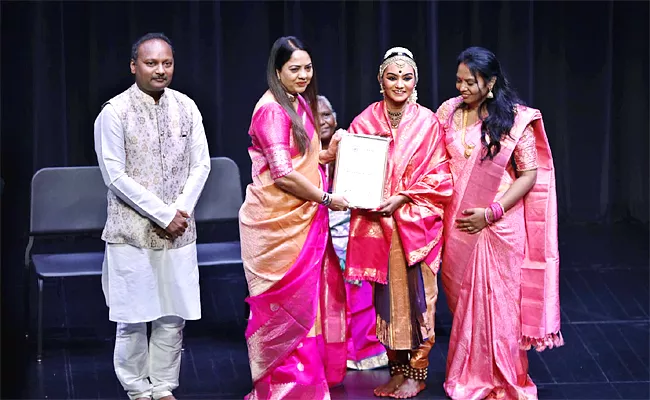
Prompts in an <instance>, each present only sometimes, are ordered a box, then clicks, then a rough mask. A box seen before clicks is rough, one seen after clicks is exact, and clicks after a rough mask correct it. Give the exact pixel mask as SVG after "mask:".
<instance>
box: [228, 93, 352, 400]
mask: <svg viewBox="0 0 650 400" xmlns="http://www.w3.org/2000/svg"><path fill="white" fill-rule="evenodd" d="M301 103H303V102H302V100H301ZM301 105H302V106H303V108H305V104H301ZM308 131H309V130H308ZM318 148H319V138H318V135H317V134H314V132H313V128H312V129H311V145H310V149H309V151H307V152H306V153H305V155H300V154H296V155H295V156H294V157H293V158H292V160H291V163H292V168H293V170H294V171H297V172H298V173H301V174H302V175H303V176H305V177H306V178H307V179H308V180H309V181H310V182H311V183H312V184H314V185H316V186H318V187H322V185H323V184H322V182H323V181H324V179H323V176H322V175H321V172H320V170H319V167H318ZM254 182H255V183H254V184H251V185H249V186H248V188H247V193H246V201H245V202H244V205H243V206H242V208H241V210H240V215H239V217H240V237H241V243H242V259H243V263H244V270H245V273H246V278H247V281H248V284H249V291H250V294H251V296H250V297H249V298H247V299H246V301H247V302H248V303H249V305H250V309H251V315H250V319H249V322H248V327H247V329H246V333H245V336H246V341H247V345H248V353H249V361H250V367H251V375H252V378H253V384H254V389H253V391H252V392H251V393H250V394H249V395H248V396H247V399H250V400H253V399H269V400H270V399H282V398H309V399H329V389H328V384H329V385H333V384H337V383H340V382H341V381H342V380H343V377H344V375H345V367H346V330H345V329H346V326H345V318H346V315H345V286H344V281H343V277H342V275H341V271H340V268H339V264H338V259H337V258H336V254H334V249H333V247H332V245H331V241H330V238H329V234H328V230H329V226H328V216H327V209H326V208H325V207H324V206H321V205H319V204H317V203H314V202H309V201H304V200H302V199H299V198H297V197H295V196H293V195H291V194H289V193H287V192H284V191H282V190H281V189H279V188H278V187H277V186H276V185H274V181H273V179H272V178H271V175H270V171H269V170H265V171H262V172H261V173H260V174H259V175H257V176H256V177H254Z"/></svg>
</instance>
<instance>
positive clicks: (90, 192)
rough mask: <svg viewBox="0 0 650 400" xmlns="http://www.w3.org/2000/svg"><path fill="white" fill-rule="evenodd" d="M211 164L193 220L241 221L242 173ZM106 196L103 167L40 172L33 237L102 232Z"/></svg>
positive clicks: (227, 164)
mask: <svg viewBox="0 0 650 400" xmlns="http://www.w3.org/2000/svg"><path fill="white" fill-rule="evenodd" d="M210 161H211V170H210V175H209V176H208V180H207V181H206V183H205V187H204V188H203V192H202V193H201V197H200V198H199V201H198V203H197V205H196V207H195V212H194V214H195V218H196V220H197V222H216V221H226V220H233V219H237V218H238V214H239V208H240V207H241V205H242V192H241V182H240V176H239V168H238V167H237V164H235V162H234V161H233V160H231V159H229V158H226V157H215V158H212V159H211V160H210ZM107 191H108V188H107V187H106V185H105V184H104V180H103V178H102V174H101V171H100V170H99V167H51V168H43V169H41V170H39V171H37V172H36V174H34V177H33V178H32V198H31V217H30V232H31V233H32V234H55V233H60V234H65V233H82V232H93V231H101V230H102V229H103V228H104V224H105V223H106V207H107V200H106V194H107Z"/></svg>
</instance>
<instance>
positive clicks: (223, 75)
mask: <svg viewBox="0 0 650 400" xmlns="http://www.w3.org/2000/svg"><path fill="white" fill-rule="evenodd" d="M0 12H1V36H2V38H1V45H2V48H1V61H2V69H1V75H0V77H1V79H2V86H1V88H2V93H1V98H0V100H1V105H2V107H1V110H0V112H1V116H2V121H1V126H0V128H1V130H2V164H1V168H2V169H1V175H2V178H3V179H4V181H5V185H4V190H3V193H2V239H3V248H2V250H3V252H2V254H3V261H5V262H4V263H3V268H2V293H3V299H2V300H3V301H2V308H3V321H2V322H3V323H2V326H3V350H4V349H5V339H8V338H11V337H14V336H15V337H17V335H18V334H17V333H16V332H19V331H20V330H21V329H20V327H19V323H20V321H21V319H20V318H19V317H18V315H21V314H20V312H21V311H20V310H21V309H22V305H21V304H20V302H19V300H18V299H19V298H20V297H19V296H18V294H19V292H20V287H19V284H20V282H21V281H20V276H21V269H20V253H21V251H22V250H23V249H24V246H25V243H26V240H27V237H28V221H29V187H30V179H31V176H32V175H33V173H34V172H35V171H37V170H38V169H40V168H43V167H50V166H77V165H96V163H97V162H96V159H95V153H94V149H93V121H94V119H95V117H96V115H97V113H98V112H99V110H100V105H101V104H102V103H103V102H104V101H106V100H108V99H109V98H110V97H112V96H114V95H116V94H118V93H120V92H121V91H123V90H125V89H126V88H127V87H128V86H129V85H130V84H131V83H132V82H133V78H132V76H131V75H130V72H129V69H128V64H129V55H130V47H131V44H132V42H133V41H134V40H135V39H136V38H138V37H139V36H140V35H143V34H144V33H147V32H164V33H166V34H167V35H168V36H169V37H170V38H171V39H172V41H173V42H174V45H175V50H176V71H175V77H174V80H173V82H172V87H173V88H175V89H177V90H180V91H182V92H184V93H186V94H188V95H189V96H190V97H192V98H193V99H194V100H195V101H196V103H197V104H198V106H199V108H200V110H201V112H202V114H203V119H204V125H205V128H206V132H207V134H208V142H209V145H210V154H211V155H212V156H227V157H230V158H232V159H233V160H234V161H235V162H236V163H237V164H238V165H239V167H240V169H241V171H242V183H243V184H244V185H245V184H247V183H249V182H250V160H249V158H248V155H247V147H248V145H249V138H248V135H247V131H248V126H249V123H250V117H251V113H252V109H253V106H254V104H255V103H256V101H257V100H258V98H259V97H260V95H261V94H262V93H263V92H264V91H265V89H266V83H265V67H266V61H267V56H268V52H269V49H270V47H271V45H272V43H273V41H274V40H275V39H276V38H277V37H279V36H282V35H289V34H291V35H296V36H298V37H300V38H302V39H304V40H305V41H306V42H308V43H309V44H310V45H311V47H312V49H313V61H314V65H315V70H316V73H317V76H318V81H319V86H320V89H321V93H322V94H324V95H326V96H328V97H329V99H330V100H331V102H332V104H333V106H334V107H335V109H336V111H337V114H338V118H339V124H340V126H342V127H346V126H347V125H348V124H349V123H350V121H351V120H352V119H353V118H354V116H355V115H357V114H358V113H359V112H361V111H362V110H363V109H364V108H365V107H366V106H367V105H368V104H369V103H371V102H373V101H376V100H379V99H380V94H379V86H378V83H377V79H376V75H377V69H378V65H379V63H380V60H381V57H382V56H383V53H384V52H385V51H386V50H387V49H388V48H389V47H392V46H404V47H407V48H409V49H411V50H412V51H413V53H414V54H415V57H416V60H417V62H418V67H419V70H420V83H419V85H418V93H419V102H420V104H422V105H424V106H426V107H429V108H431V109H434V110H435V109H436V108H437V107H438V105H440V103H441V102H442V101H444V100H445V99H447V98H449V97H452V96H455V95H456V94H457V92H456V90H455V70H456V65H455V58H456V56H457V55H458V53H459V52H460V51H461V50H463V49H464V48H466V47H468V46H472V45H479V46H484V47H487V48H489V49H491V50H493V51H494V52H495V53H496V54H497V57H498V58H499V59H500V60H501V62H502V64H503V67H504V69H505V71H506V73H507V74H508V75H509V76H510V79H511V81H512V82H513V84H514V86H515V87H516V88H517V89H518V91H519V93H520V95H521V97H522V98H523V99H524V100H525V101H526V102H527V103H528V104H529V105H530V106H532V107H535V108H539V109H540V110H541V111H542V114H543V116H544V122H545V126H546V129H547V133H548V136H549V140H550V143H551V147H552V150H553V155H554V159H555V165H556V168H557V180H558V201H559V213H560V218H561V221H563V222H567V221H568V222H592V223H609V222H614V221H618V220H634V221H638V222H640V223H642V224H645V225H646V226H647V224H648V209H649V203H648V190H649V188H648V147H649V142H648V136H649V135H648V108H649V107H648V106H649V104H648V70H649V65H648V47H649V43H648V14H649V6H648V2H638V1H630V2H625V1H593V2H588V1H581V2H534V1H517V2H514V1H504V2H487V1H474V2H460V1H457V2H451V1H444V2H435V1H429V2H422V1H418V2H406V1H399V2H397V1H396V2H371V1H322V2H316V1H303V2H297V1H272V2H260V1H252V2H208V1H204V2H190V1H182V2H168V1H162V2H152V1H142V2H124V1H122V2H113V1H111V2H108V1H107V2H97V1H92V2H72V1H65V2H57V1H42V2H26V1H15V2H11V1H3V2H2V3H1V10H0ZM12 254H13V256H11V255H12ZM7 261H8V262H9V263H7ZM7 322H9V324H8V323H7ZM7 329H8V331H7ZM3 353H4V351H3ZM4 356H5V354H3V361H4ZM2 367H3V368H2V370H3V373H4V371H10V370H11V367H10V366H9V365H8V364H5V363H4V362H3V365H2ZM4 382H7V381H6V380H4V379H3V383H4ZM3 386H4V385H3ZM3 397H5V396H3Z"/></svg>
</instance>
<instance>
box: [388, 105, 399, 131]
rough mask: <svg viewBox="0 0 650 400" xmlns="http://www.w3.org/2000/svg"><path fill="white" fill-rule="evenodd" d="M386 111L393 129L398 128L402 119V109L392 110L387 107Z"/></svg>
mask: <svg viewBox="0 0 650 400" xmlns="http://www.w3.org/2000/svg"><path fill="white" fill-rule="evenodd" d="M386 112H387V113H388V119H389V120H390V126H391V127H392V128H393V129H397V128H398V127H399V122H400V121H401V120H402V114H403V112H402V111H391V110H389V109H386Z"/></svg>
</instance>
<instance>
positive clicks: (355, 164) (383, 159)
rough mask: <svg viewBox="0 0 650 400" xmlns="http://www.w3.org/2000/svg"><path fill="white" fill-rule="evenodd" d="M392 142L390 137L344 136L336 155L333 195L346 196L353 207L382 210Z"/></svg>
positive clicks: (347, 134)
mask: <svg viewBox="0 0 650 400" xmlns="http://www.w3.org/2000/svg"><path fill="white" fill-rule="evenodd" d="M389 143H390V139H389V138H387V137H382V136H373V135H365V134H352V133H344V134H343V135H342V138H341V141H340V142H339V147H338V150H337V155H336V167H335V169H334V190H333V193H335V194H340V195H343V196H344V197H345V198H346V199H347V200H348V202H349V204H350V207H354V208H362V209H376V208H378V207H379V206H380V205H381V203H382V202H383V201H384V184H385V180H386V163H387V162H388V144H389Z"/></svg>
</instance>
